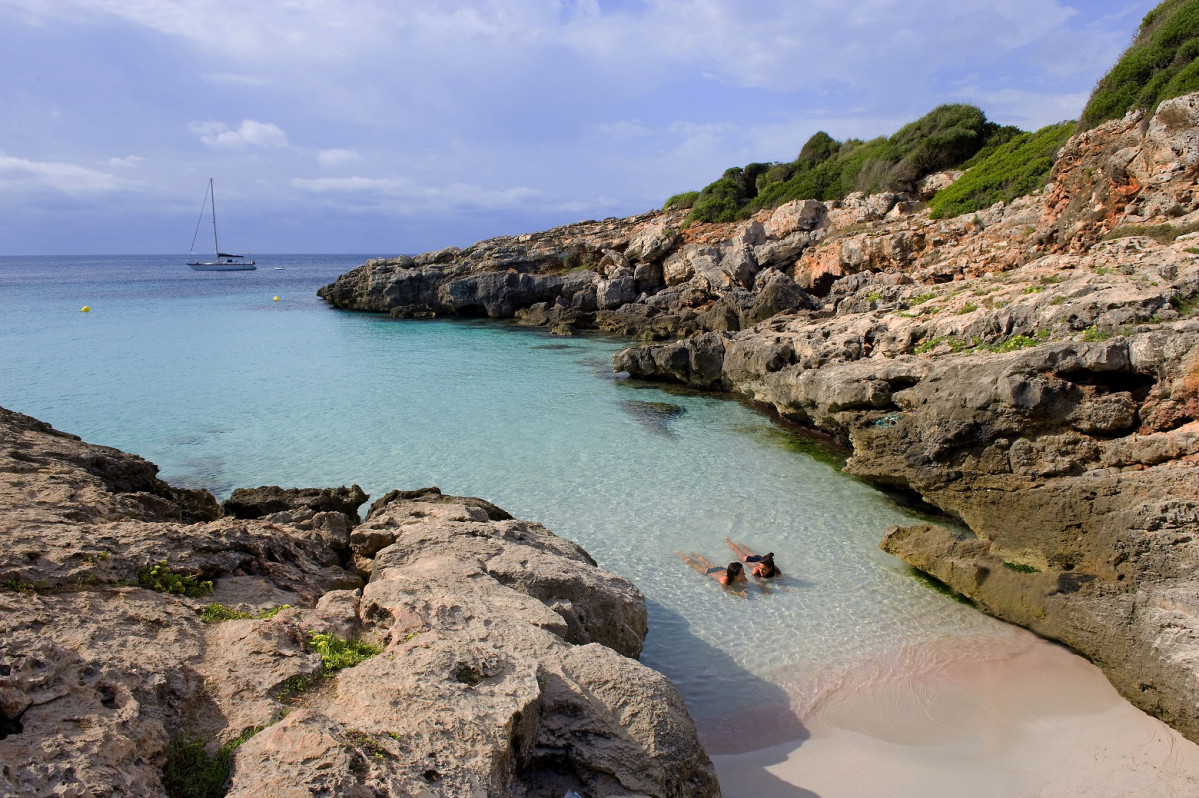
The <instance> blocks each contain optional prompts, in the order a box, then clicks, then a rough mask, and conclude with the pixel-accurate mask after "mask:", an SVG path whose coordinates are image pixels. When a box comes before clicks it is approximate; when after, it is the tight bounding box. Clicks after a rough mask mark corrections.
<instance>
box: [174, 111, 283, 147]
mask: <svg viewBox="0 0 1199 798" xmlns="http://www.w3.org/2000/svg"><path fill="white" fill-rule="evenodd" d="M188 129H189V130H191V132H192V133H194V134H196V135H197V136H199V137H200V141H202V142H204V143H205V144H207V145H208V146H209V147H212V148H214V149H222V150H247V149H251V148H254V147H287V146H289V145H288V142H287V135H286V134H285V133H284V132H283V131H282V130H280V129H279V127H278V126H276V125H272V124H270V123H269V122H255V121H254V120H253V119H243V120H242V123H241V124H240V125H238V127H237V129H236V130H231V129H230V128H229V126H228V125H226V124H225V123H224V122H214V121H211V120H210V121H208V122H191V123H190V124H188Z"/></svg>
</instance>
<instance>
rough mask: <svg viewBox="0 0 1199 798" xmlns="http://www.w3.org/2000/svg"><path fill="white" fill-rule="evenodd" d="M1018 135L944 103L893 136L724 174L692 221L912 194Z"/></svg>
mask: <svg viewBox="0 0 1199 798" xmlns="http://www.w3.org/2000/svg"><path fill="white" fill-rule="evenodd" d="M1013 130H1015V129H1014V128H1010V129H1009V128H1000V127H999V126H998V125H995V124H994V123H992V122H988V121H987V118H986V115H985V114H984V113H983V112H982V111H981V110H980V109H978V108H976V107H974V106H972V105H942V106H939V107H937V108H935V109H933V110H932V111H930V112H929V113H927V114H925V115H924V116H923V117H921V118H920V119H918V120H916V121H915V122H912V123H910V124H908V125H905V126H904V127H902V128H900V129H899V130H898V131H897V132H896V133H895V134H894V135H892V136H891V137H889V138H888V137H879V138H876V139H872V140H870V141H860V140H857V139H850V140H849V141H845V142H838V141H836V140H835V139H834V138H833V137H832V136H830V135H828V134H827V133H825V132H824V131H820V132H818V133H816V134H815V135H814V136H812V137H811V138H810V139H808V141H807V143H805V144H804V146H803V148H802V149H801V150H800V153H799V157H797V158H796V159H795V161H793V162H791V163H787V164H780V163H775V164H766V163H751V164H749V165H747V166H745V167H744V168H742V167H733V168H732V169H728V170H726V171H725V173H724V175H722V176H721V178H720V179H719V180H717V181H716V182H714V183H712V184H710V185H709V186H707V187H706V188H704V190H703V191H701V192H700V193H699V195H698V196H697V197H695V198H694V201H693V204H692V206H691V213H690V214H689V215H688V217H687V221H688V224H690V223H692V222H696V221H706V222H729V221H734V220H736V219H742V218H746V217H748V216H749V215H751V214H753V213H755V212H756V211H759V210H762V209H769V208H776V207H778V206H779V205H782V204H783V203H785V202H790V201H791V200H797V199H818V200H836V199H841V198H843V197H845V196H846V195H847V194H850V193H852V192H855V191H861V192H863V193H866V194H874V193H878V192H880V191H898V190H908V189H910V188H912V186H913V183H914V182H915V181H916V180H918V179H920V178H921V177H924V176H925V175H927V174H929V173H931V172H934V171H937V170H940V169H946V168H950V167H956V166H960V165H962V164H964V163H965V162H967V161H968V160H969V159H970V158H971V157H973V156H974V155H975V154H976V153H977V152H979V150H980V149H982V148H984V147H985V146H988V145H990V146H998V141H997V139H996V137H997V136H1001V140H1006V139H1007V138H1010V137H1011V136H1012V135H1013V134H1012V131H1013ZM678 196H680V197H683V196H686V195H678ZM674 200H675V198H674V197H672V198H671V199H670V200H667V206H671V203H672V202H673V201H674Z"/></svg>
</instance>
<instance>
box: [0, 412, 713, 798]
mask: <svg viewBox="0 0 1199 798" xmlns="http://www.w3.org/2000/svg"><path fill="white" fill-rule="evenodd" d="M0 439H2V440H4V441H5V444H6V445H5V447H3V448H2V449H0V496H2V497H3V501H2V502H0V530H2V531H0V536H2V537H3V543H4V545H3V546H0V577H2V578H3V583H2V584H3V586H2V587H0V732H2V734H0V762H3V763H4V765H3V768H0V793H2V794H5V795H10V794H11V795H51V794H53V795H64V796H81V797H82V796H90V795H95V794H100V793H103V794H113V795H160V794H162V792H163V768H164V766H165V765H166V762H167V758H168V751H169V750H170V749H171V748H172V746H174V745H177V744H178V743H179V742H180V741H183V740H188V739H200V740H202V741H204V740H206V741H209V748H210V749H211V750H213V751H215V749H216V748H217V747H218V746H220V745H221V744H223V743H230V744H236V742H237V741H239V740H243V739H245V737H246V736H248V735H249V734H251V733H253V732H254V731H255V730H259V731H258V733H257V734H254V735H253V736H252V737H251V738H250V739H249V740H248V741H246V742H243V743H242V744H241V745H240V746H238V747H237V748H236V750H235V753H234V755H233V763H232V764H233V768H232V778H231V784H230V789H229V793H228V794H229V795H231V796H251V795H252V796H259V795H277V796H286V795H296V796H300V795H312V794H314V793H315V792H320V791H328V792H329V793H330V794H333V793H335V794H338V795H362V796H368V795H378V794H392V795H422V794H423V795H428V794H433V792H432V791H436V793H437V794H442V795H468V796H469V795H488V796H489V795H511V796H546V795H561V794H564V793H565V792H566V791H567V790H575V791H577V792H580V793H581V794H603V795H614V796H616V795H628V796H634V795H637V796H661V797H662V798H675V797H676V796H678V797H679V798H681V797H682V796H691V795H695V796H718V795H719V794H720V791H719V786H718V785H717V783H716V778H715V776H714V774H713V770H712V764H711V762H710V761H709V760H708V758H707V756H706V755H705V754H704V752H703V749H702V748H701V747H700V745H699V742H698V740H697V738H696V735H695V727H694V725H693V724H692V722H691V719H690V717H689V716H688V715H687V712H686V709H685V708H684V707H683V704H682V701H681V699H680V698H679V695H678V693H677V691H675V689H674V687H673V686H672V685H671V684H670V683H669V681H667V680H666V679H665V678H664V677H663V676H661V675H660V674H657V673H655V672H653V671H651V670H649V669H648V668H646V667H644V666H642V665H640V664H639V663H638V662H637V661H636V660H635V659H632V657H635V656H636V655H637V654H638V653H639V652H640V650H641V646H642V643H643V641H644V639H645V634H646V612H645V602H644V599H643V598H642V596H641V594H640V593H639V592H638V591H637V589H636V588H635V587H634V586H633V585H632V584H630V583H629V582H627V581H625V580H623V579H620V578H619V577H616V576H613V575H611V574H606V573H604V572H603V571H600V570H599V569H598V568H597V567H596V565H595V562H594V561H593V560H592V559H591V558H590V557H589V556H588V555H587V553H586V552H585V551H583V549H581V548H580V547H579V546H577V545H575V544H572V543H569V542H568V541H565V540H562V539H561V538H558V537H556V536H555V535H553V534H552V533H551V532H549V531H548V530H546V529H544V528H543V527H540V526H538V525H537V524H532V523H528V522H522V521H517V520H515V519H513V518H511V516H509V515H508V514H507V513H506V512H504V511H503V510H501V509H500V508H498V507H496V506H495V505H493V504H490V503H489V502H486V501H483V500H481V499H470V498H459V497H452V496H443V495H442V494H441V493H440V491H438V490H437V489H435V488H431V489H424V490H420V491H407V492H403V491H392V492H390V493H388V494H387V495H385V496H384V497H382V498H380V499H379V500H378V501H376V502H375V504H374V505H372V508H371V511H370V514H369V516H368V519H367V521H366V522H364V523H363V524H361V525H359V526H357V527H355V528H353V529H351V528H350V524H349V521H348V512H350V511H351V510H352V509H356V507H357V505H358V503H360V502H359V500H360V499H364V498H365V497H364V496H362V495H361V491H359V490H357V489H344V488H342V489H335V490H321V491H317V490H312V491H309V490H294V491H282V490H280V489H277V488H268V489H259V490H257V491H252V492H248V493H242V494H239V497H240V499H241V500H242V502H243V503H242V504H240V505H239V507H240V508H241V509H248V510H250V511H252V512H254V513H258V512H267V511H274V510H275V509H276V507H277V506H278V504H280V503H281V504H282V505H284V509H282V510H279V511H274V512H271V513H270V514H269V515H266V516H264V517H262V518H254V519H245V520H242V519H235V518H229V517H227V518H223V519H220V520H215V521H207V522H193V523H185V522H182V521H180V520H177V519H175V518H174V516H177V515H179V514H180V513H179V511H178V509H177V505H174V506H172V505H171V503H170V500H169V498H166V497H170V496H171V495H172V493H171V492H170V491H169V490H167V489H166V488H165V487H163V486H162V485H160V484H159V483H157V482H156V481H155V479H154V477H153V474H154V471H155V469H154V467H153V466H152V465H151V464H148V463H145V461H142V460H140V458H135V457H131V456H129V455H124V454H122V453H120V452H117V451H116V450H112V449H106V448H104V447H97V446H90V445H88V444H85V443H83V442H82V441H79V439H78V438H74V437H72V436H67V435H64V434H63V433H59V432H57V431H55V430H53V429H51V428H49V427H48V426H46V425H44V424H41V423H40V422H37V421H35V420H33V419H30V418H27V417H25V416H21V415H19V414H16V413H11V412H9V411H6V410H0ZM133 488H137V489H146V493H145V495H144V496H141V495H139V496H138V497H137V498H136V499H135V500H132V501H130V500H129V494H128V493H127V492H124V491H127V490H129V489H133ZM150 490H152V491H155V493H150V492H149V491H150ZM147 496H154V497H155V499H156V502H155V503H154V504H152V505H148V502H149V499H148V498H146V497H147ZM214 504H215V502H214ZM147 506H152V507H153V508H154V510H155V515H156V517H161V516H165V517H167V518H171V519H172V520H147V515H148V513H147V510H146V508H147ZM332 506H338V507H340V508H341V510H331V509H327V508H329V507H332ZM126 513H127V514H128V515H126ZM332 519H339V521H340V525H339V524H338V523H334V522H333V520H332ZM351 548H352V556H350V551H349V550H350V549H351ZM342 553H344V554H345V555H346V556H344V557H343V556H342ZM343 559H344V560H346V561H349V560H352V561H353V562H354V563H355V564H356V565H357V566H358V567H360V568H361V571H353V570H349V569H347V567H346V566H345V565H343V564H342V561H343ZM162 561H166V562H167V563H168V564H169V565H170V567H171V568H172V570H173V571H174V573H175V574H176V575H177V576H178V578H179V579H181V580H182V579H183V577H189V578H191V579H196V580H205V581H206V582H209V583H211V585H212V588H213V592H212V593H210V594H207V595H204V594H203V593H202V585H199V583H193V584H194V585H197V586H199V587H200V588H201V589H200V590H197V595H196V596H195V597H192V596H191V595H187V594H183V593H178V594H176V593H170V592H155V591H154V590H151V589H147V588H146V587H140V586H134V585H137V583H138V574H139V571H140V570H141V569H142V568H143V567H144V566H145V565H149V564H153V563H156V562H162ZM160 573H161V571H160ZM363 574H366V575H369V580H370V581H369V583H367V584H365V585H364V584H363V581H362V575H363ZM146 584H148V583H146ZM180 584H181V585H182V584H184V583H183V582H182V581H181V582H180ZM213 600H215V601H219V602H222V603H224V602H229V606H230V607H231V608H232V609H233V610H236V611H238V612H240V613H241V619H238V620H228V621H225V622H223V623H204V622H202V621H201V610H202V609H203V608H204V606H205V605H206V604H207V603H208V602H209V601H213ZM281 604H287V605H289V606H288V607H281V606H280V605H281ZM206 617H207V616H206ZM316 634H332V635H336V636H338V637H340V638H342V639H349V638H352V637H361V638H363V639H364V640H366V641H368V642H369V643H372V644H374V645H376V646H377V647H378V649H379V650H380V651H381V653H379V654H377V655H374V656H369V657H368V658H367V659H365V660H364V661H362V662H360V663H359V664H356V665H352V666H350V667H346V668H344V669H341V670H337V671H336V672H327V671H325V670H324V668H323V666H322V660H321V657H320V656H319V655H318V653H317V651H316V649H315V647H314V646H315V642H314V641H315V638H314V637H313V635H316Z"/></svg>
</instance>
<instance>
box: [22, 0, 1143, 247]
mask: <svg viewBox="0 0 1199 798" xmlns="http://www.w3.org/2000/svg"><path fill="white" fill-rule="evenodd" d="M1155 5H1157V2H1156V1H1155V0H1001V1H1000V2H996V0H856V2H855V1H853V0H462V1H461V2H448V1H446V0H0V255H78V254H173V253H183V254H186V253H187V250H188V248H189V246H190V245H191V242H192V239H193V235H194V233H195V231H196V227H197V221H198V219H199V213H200V209H201V206H202V203H203V198H204V192H205V189H206V188H207V185H208V180H209V178H213V179H214V180H215V185H216V199H217V219H218V222H219V224H220V233H221V246H222V249H225V250H234V251H249V252H251V253H253V252H257V253H353V254H365V255H372V256H374V255H378V256H387V255H396V254H403V253H415V252H422V251H426V250H432V249H440V248H442V247H445V246H449V245H456V246H467V245H469V244H471V243H473V242H475V241H478V240H480V239H483V238H488V237H491V236H496V235H508V234H519V233H524V232H531V231H536V230H543V229H547V228H549V227H553V226H555V225H559V224H566V223H569V222H575V221H579V220H583V219H601V218H605V217H609V216H627V215H631V214H635V213H641V212H644V211H647V210H650V209H652V208H657V207H660V206H661V205H662V203H663V202H664V201H665V200H666V198H667V197H669V196H670V195H672V194H676V193H679V192H682V191H688V190H695V189H700V188H702V187H703V186H704V185H706V184H707V183H709V182H711V181H713V180H715V179H716V178H718V177H719V176H720V174H721V173H722V172H723V171H724V170H725V169H726V168H728V167H730V166H737V165H744V164H746V163H750V162H754V161H790V160H792V159H794V158H795V156H796V155H797V154H798V152H799V149H800V147H802V146H803V143H804V142H805V141H806V140H807V139H808V138H809V137H810V136H811V135H812V134H813V133H815V132H817V131H818V130H824V131H826V132H827V133H829V134H830V135H832V136H833V137H834V138H836V139H838V140H844V139H846V138H874V137H876V136H880V135H890V134H891V133H893V132H894V131H895V130H897V129H898V128H899V127H901V126H902V125H903V124H905V123H907V122H910V121H912V120H914V119H916V118H918V117H920V116H922V115H923V114H925V113H927V112H928V111H929V110H931V109H932V108H934V107H935V106H937V105H940V104H942V103H947V102H969V103H973V104H975V105H978V106H979V107H981V108H982V109H983V110H984V111H985V112H986V113H987V116H988V118H990V119H992V120H993V121H996V122H999V123H1001V124H1013V125H1018V126H1019V127H1021V128H1024V129H1026V130H1032V129H1036V128H1039V127H1042V126H1044V125H1047V124H1051V123H1053V122H1057V121H1061V120H1063V119H1074V118H1077V117H1078V115H1079V113H1080V112H1081V111H1082V108H1083V106H1084V105H1085V103H1086V99H1087V96H1088V95H1089V94H1090V91H1091V89H1092V88H1093V86H1094V84H1095V82H1096V81H1097V80H1098V79H1099V78H1100V77H1102V76H1103V74H1104V73H1105V72H1106V71H1107V70H1108V69H1109V68H1110V67H1111V66H1112V65H1113V64H1114V63H1115V61H1116V60H1117V58H1118V57H1119V55H1120V53H1121V52H1122V51H1123V50H1124V48H1125V47H1127V46H1128V44H1129V42H1130V41H1131V40H1132V37H1133V36H1134V35H1135V33H1136V30H1137V27H1138V26H1139V24H1140V20H1141V19H1142V17H1143V16H1144V15H1145V13H1146V12H1148V11H1149V10H1150V9H1152V8H1153V7H1154V6H1155ZM205 235H206V233H205V231H204V230H201V236H202V238H203V236H205ZM207 248H208V250H211V242H208V245H207ZM196 250H197V252H198V253H203V252H205V248H204V242H203V241H201V242H199V243H197V246H196Z"/></svg>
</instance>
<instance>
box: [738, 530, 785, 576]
mask: <svg viewBox="0 0 1199 798" xmlns="http://www.w3.org/2000/svg"><path fill="white" fill-rule="evenodd" d="M724 542H725V543H727V544H729V548H730V549H732V550H733V553H734V554H736V555H737V559H739V560H741V562H743V563H745V564H746V565H749V564H750V563H753V575H754V576H756V577H759V578H760V579H773V578H774V577H776V576H782V575H783V572H782V571H781V570H779V567H778V566H777V565H775V564H774V552H773V551H771V552H767V553H766V554H754V552H753V550H752V549H750V548H749V547H747V546H745V545H743V544H741V543H734V542H733V541H731V540H729V539H728V538H725V539H724Z"/></svg>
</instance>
